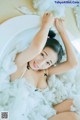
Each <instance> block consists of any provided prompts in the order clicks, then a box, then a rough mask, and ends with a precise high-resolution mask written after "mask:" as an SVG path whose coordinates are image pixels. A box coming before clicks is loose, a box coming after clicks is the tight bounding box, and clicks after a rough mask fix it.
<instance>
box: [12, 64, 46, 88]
mask: <svg viewBox="0 0 80 120" xmlns="http://www.w3.org/2000/svg"><path fill="white" fill-rule="evenodd" d="M21 75H22V76H23V77H24V78H25V79H26V80H27V82H29V83H30V84H31V85H33V86H35V87H36V88H40V89H44V88H46V87H47V77H46V76H45V72H44V71H33V70H32V69H29V70H28V69H26V65H24V66H23V67H21V68H20V67H18V69H17V71H16V72H15V73H13V74H12V75H11V81H12V80H15V79H17V78H19V77H21Z"/></svg>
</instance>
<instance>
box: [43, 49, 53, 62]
mask: <svg viewBox="0 0 80 120" xmlns="http://www.w3.org/2000/svg"><path fill="white" fill-rule="evenodd" d="M44 53H45V54H46V55H47V56H48V54H47V52H46V51H44ZM50 62H51V63H52V60H50Z"/></svg>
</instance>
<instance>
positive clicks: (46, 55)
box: [30, 47, 58, 70]
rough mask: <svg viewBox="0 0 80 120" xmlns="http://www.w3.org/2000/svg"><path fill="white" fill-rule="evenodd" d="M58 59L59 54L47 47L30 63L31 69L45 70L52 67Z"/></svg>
mask: <svg viewBox="0 0 80 120" xmlns="http://www.w3.org/2000/svg"><path fill="white" fill-rule="evenodd" d="M57 59H58V56H57V53H56V52H55V51H53V50H52V49H51V48H49V47H45V48H44V49H43V50H42V52H41V53H40V54H39V55H37V56H36V57H35V58H34V59H33V60H31V61H30V67H31V68H32V69H34V70H43V69H47V68H49V67H51V66H52V65H54V64H55V63H56V61H57Z"/></svg>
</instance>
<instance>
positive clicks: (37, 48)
mask: <svg viewBox="0 0 80 120" xmlns="http://www.w3.org/2000/svg"><path fill="white" fill-rule="evenodd" d="M52 24H55V27H56V29H57V30H58V32H59V34H60V36H61V38H62V40H63V43H64V45H65V48H66V53H67V61H65V62H63V63H60V60H61V59H62V55H63V49H62V47H61V45H60V44H59V42H58V41H57V40H55V39H53V37H54V36H53V35H52V34H51V32H50V34H49V37H51V38H47V37H48V33H49V29H50V28H51V26H52ZM51 40H53V42H50V41H51ZM52 43H54V44H52ZM15 63H16V65H17V71H16V72H15V73H13V74H12V75H11V81H13V80H15V79H17V78H20V77H25V78H26V79H27V80H29V82H30V83H31V84H32V85H33V86H35V87H36V88H40V89H45V88H46V87H47V86H48V84H47V81H46V80H47V79H48V77H50V76H51V75H53V74H60V73H63V72H66V71H68V70H70V69H72V68H73V67H75V66H76V65H77V59H76V57H75V54H74V52H73V49H72V47H71V44H70V42H69V40H68V37H67V34H66V30H65V27H64V25H63V20H62V19H57V18H56V19H54V18H53V16H52V14H50V13H46V14H44V16H43V19H42V25H41V29H40V31H39V32H38V33H37V34H36V36H35V38H34V39H33V41H32V43H31V45H30V47H29V48H27V49H26V50H24V51H23V52H21V53H18V54H17V56H16V59H15ZM58 63H60V64H58ZM55 64H56V66H55V67H54V65H55ZM72 102H73V101H72V100H66V101H64V102H63V103H61V104H58V105H56V106H55V109H56V110H57V115H55V116H52V117H51V118H49V120H64V119H65V120H76V118H77V115H76V114H75V113H73V112H70V106H71V105H72Z"/></svg>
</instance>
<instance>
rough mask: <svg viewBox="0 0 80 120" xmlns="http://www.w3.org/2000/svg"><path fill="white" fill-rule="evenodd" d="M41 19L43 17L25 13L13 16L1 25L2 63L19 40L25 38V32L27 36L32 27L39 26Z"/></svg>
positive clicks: (0, 58)
mask: <svg viewBox="0 0 80 120" xmlns="http://www.w3.org/2000/svg"><path fill="white" fill-rule="evenodd" d="M40 21H41V18H40V17H39V16H37V15H23V16H17V17H14V18H11V19H9V20H7V21H5V22H4V23H2V24H1V25H0V64H1V62H2V59H3V58H4V56H5V55H6V54H7V53H8V52H10V50H11V49H13V48H14V47H15V45H16V43H17V42H18V41H19V40H24V34H25V33H26V37H27V35H28V33H30V32H29V30H30V29H31V30H32V29H34V28H36V27H38V28H39V26H40ZM23 31H24V32H23ZM26 31H27V32H26ZM32 33H33V32H31V35H30V34H29V35H28V38H26V40H30V37H31V36H32ZM35 33H36V32H35ZM33 36H34V35H33Z"/></svg>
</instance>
